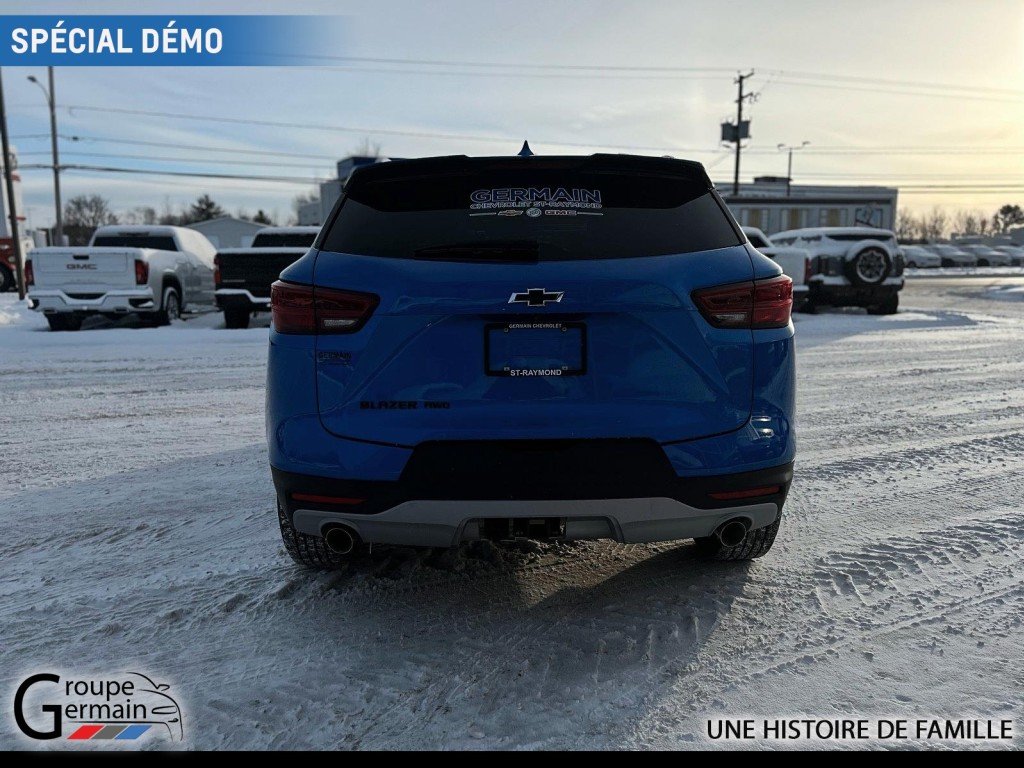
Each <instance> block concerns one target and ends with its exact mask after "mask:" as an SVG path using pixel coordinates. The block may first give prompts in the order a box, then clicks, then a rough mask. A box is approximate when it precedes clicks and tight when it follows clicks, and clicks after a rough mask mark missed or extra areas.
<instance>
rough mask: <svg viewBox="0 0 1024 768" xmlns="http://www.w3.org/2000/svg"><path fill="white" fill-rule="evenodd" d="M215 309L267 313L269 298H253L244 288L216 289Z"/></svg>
mask: <svg viewBox="0 0 1024 768" xmlns="http://www.w3.org/2000/svg"><path fill="white" fill-rule="evenodd" d="M215 296H216V297H217V309H219V310H222V311H223V310H226V309H244V310H248V311H249V312H269V311H270V297H269V296H255V295H253V293H252V292H251V291H249V290H247V289H245V288H218V289H217V291H216V293H215Z"/></svg>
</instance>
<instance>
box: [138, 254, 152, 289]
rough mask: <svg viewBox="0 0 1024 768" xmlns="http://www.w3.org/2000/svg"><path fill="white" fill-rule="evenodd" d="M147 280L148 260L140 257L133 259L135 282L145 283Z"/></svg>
mask: <svg viewBox="0 0 1024 768" xmlns="http://www.w3.org/2000/svg"><path fill="white" fill-rule="evenodd" d="M148 282H149V262H148V261H143V260H142V259H136V260H135V284H136V285H145V284H146V283H148Z"/></svg>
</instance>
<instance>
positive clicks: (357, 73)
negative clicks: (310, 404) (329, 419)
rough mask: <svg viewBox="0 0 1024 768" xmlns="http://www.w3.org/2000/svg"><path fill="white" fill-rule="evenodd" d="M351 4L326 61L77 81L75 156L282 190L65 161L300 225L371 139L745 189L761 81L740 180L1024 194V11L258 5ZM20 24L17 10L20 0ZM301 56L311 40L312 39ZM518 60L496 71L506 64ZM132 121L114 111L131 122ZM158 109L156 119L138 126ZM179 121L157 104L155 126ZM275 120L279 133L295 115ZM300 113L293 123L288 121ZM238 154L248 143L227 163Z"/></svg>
mask: <svg viewBox="0 0 1024 768" xmlns="http://www.w3.org/2000/svg"><path fill="white" fill-rule="evenodd" d="M86 7H88V11H89V12H93V13H99V12H107V13H117V12H122V13H125V12H134V13H139V12H146V13H189V12H192V13H212V12H251V9H252V8H253V4H252V3H232V2H186V1H185V0H181V1H180V2H175V3H169V2H140V1H138V0H137V1H136V2H131V3H124V2H90V3H89V4H88V6H86V4H85V3H84V2H83V3H74V2H63V3H54V2H48V0H37V2H34V3H32V6H31V11H32V12H33V13H53V14H67V13H73V12H75V11H76V10H78V12H84V10H83V9H85V8H86ZM259 7H260V8H261V10H265V11H266V12H274V11H277V12H281V13H323V14H337V15H344V16H345V17H346V19H345V22H344V24H345V27H346V29H347V34H346V35H345V37H344V38H342V37H339V40H338V49H337V54H338V56H339V57H350V58H348V59H347V60H343V59H340V58H339V60H337V61H334V62H325V66H323V67H319V68H273V69H272V68H257V69H219V68H208V69H172V68H168V69H156V68H146V69H142V68H140V69H95V68H63V69H59V70H58V71H57V88H56V91H57V101H58V104H59V111H58V121H59V131H60V133H61V134H62V135H64V136H68V137H70V136H78V137H79V139H78V140H77V141H73V140H69V139H62V141H61V147H62V153H63V156H62V163H65V164H75V165H93V166H105V167H116V168H133V169H144V170H156V169H159V170H167V171H176V172H195V173H213V174H225V175H231V174H234V175H242V176H265V177H273V180H270V179H267V180H253V179H244V180H243V179H202V178H189V177H183V176H157V175H151V176H148V175H134V174H133V175H128V174H114V173H110V172H105V173H99V172H94V171H84V170H68V171H66V172H65V174H64V176H63V184H64V190H65V191H64V195H65V198H67V197H69V196H71V195H74V194H78V193H94V192H95V193H99V194H102V195H103V196H105V197H107V198H109V199H110V200H111V202H112V204H113V206H114V208H115V209H127V208H130V207H132V206H136V205H150V206H153V207H155V208H157V209H161V208H163V207H164V206H165V205H170V206H172V207H177V206H180V205H182V204H183V203H185V202H187V201H189V200H191V199H194V198H195V197H196V196H197V195H198V194H201V193H204V192H207V193H209V194H210V195H212V196H213V197H214V198H215V199H216V200H217V201H219V202H220V203H221V204H222V205H224V206H225V207H226V208H228V209H229V210H231V211H232V212H234V211H236V210H237V209H239V208H244V209H247V210H248V211H249V212H252V211H254V210H255V209H256V208H264V209H267V210H269V211H276V212H277V214H278V217H279V218H281V219H284V218H287V217H288V216H289V215H290V214H291V204H292V199H293V198H294V197H295V195H297V194H300V193H303V192H308V191H310V190H312V189H313V188H314V182H315V180H316V179H318V178H321V179H322V178H326V177H327V176H328V175H329V174H330V173H331V171H332V168H333V165H334V164H333V159H335V158H339V157H343V156H345V155H346V154H349V153H350V152H351V151H353V150H356V149H358V148H359V147H360V146H361V145H364V144H365V143H367V142H368V143H370V144H371V145H379V146H380V148H381V150H382V152H383V153H384V154H386V155H391V156H395V157H404V156H420V155H431V154H455V153H466V154H471V155H481V154H505V153H510V152H514V151H516V150H518V148H519V144H520V143H521V141H522V139H523V138H529V140H530V143H531V145H532V146H533V147H534V150H535V151H538V152H544V153H554V152H562V153H565V152H591V151H599V150H605V151H609V150H610V151H635V152H638V153H642V154H673V155H677V156H681V157H688V158H692V159H697V160H700V161H702V162H704V163H705V164H706V165H707V166H708V167H709V168H710V170H711V174H712V177H713V178H715V179H716V180H717V181H719V182H720V183H722V184H724V183H725V182H726V181H727V180H729V179H731V174H732V160H731V154H730V153H729V152H728V151H727V150H724V149H722V148H721V147H720V146H719V143H718V131H719V127H718V126H719V123H720V122H721V121H722V120H724V119H726V118H728V117H729V116H730V115H732V114H733V113H734V111H735V104H734V99H735V96H736V91H735V86H734V84H733V79H734V77H735V75H736V72H737V71H740V70H742V71H748V70H751V69H752V70H754V72H755V75H754V77H753V78H751V79H750V81H749V82H750V86H751V88H752V89H753V90H754V91H755V92H757V93H758V94H759V96H758V98H757V100H756V102H755V103H754V104H752V105H751V106H750V107H749V109H748V114H749V116H750V118H751V119H752V121H753V123H752V139H751V142H750V147H749V151H748V152H747V153H746V154H745V155H744V163H743V169H742V175H743V177H744V178H746V179H749V178H751V177H752V176H754V175H759V174H778V175H784V174H785V171H786V157H785V155H784V154H782V153H780V152H779V151H778V150H777V145H778V144H779V143H793V144H799V143H801V142H803V141H809V142H811V144H810V145H809V146H808V147H807V148H806V149H805V150H803V151H802V152H800V153H799V154H798V155H797V156H796V158H795V162H794V180H795V181H796V182H797V183H800V182H805V183H811V182H814V183H826V182H835V183H848V184H896V185H898V186H899V187H900V189H901V203H902V204H903V205H905V206H907V207H910V208H913V209H916V210H925V209H930V208H931V207H932V206H934V205H942V206H944V207H946V208H947V209H949V210H955V209H958V208H970V209H979V210H984V211H991V210H994V209H995V208H996V207H998V205H1000V204H1002V203H1004V202H1017V203H1022V204H1024V0H984V2H968V1H967V0H961V1H958V2H955V1H954V0H889V2H882V1H881V0H858V1H857V2H840V1H839V0H813V1H805V0H778V1H777V2H764V1H763V0H761V1H760V2H756V1H751V0H731V1H730V2H727V3H723V2H704V1H703V0H699V1H698V0H693V1H691V2H683V1H681V0H680V1H676V2H665V1H664V0H651V1H650V2H641V1H639V0H638V1H636V2H625V1H624V0H618V1H617V2H594V1H593V0H590V1H587V2H583V1H574V0H547V2H532V1H531V0H518V1H517V2H507V1H502V2H499V1H498V0H476V2H456V1H454V0H450V1H446V0H437V1H436V2H430V3H427V2H413V1H412V0H405V1H401V2H400V1H399V0H391V1H389V0H376V2H372V3H371V2H366V1H364V2H343V1H341V2H338V1H336V2H302V0H293V2H287V3H274V2H268V3H261V4H260V6H259ZM0 9H2V11H0V12H3V13H5V14H9V13H19V12H21V13H23V12H25V11H26V10H28V8H27V7H26V4H25V2H24V1H23V0H21V1H20V2H6V1H2V2H0ZM295 44H296V46H297V47H299V46H301V41H296V43H295ZM498 65H500V66H498ZM30 74H34V75H36V76H37V77H40V79H43V80H44V81H45V77H44V76H45V71H43V70H41V69H35V70H33V69H19V68H10V67H8V68H5V69H4V71H3V77H4V86H5V91H6V98H7V106H8V113H9V123H10V128H11V133H12V134H13V135H14V136H15V137H16V139H15V145H16V146H17V148H18V151H19V155H20V163H21V165H22V166H23V168H24V170H23V173H22V176H23V179H24V198H25V204H26V207H27V208H28V214H29V216H30V224H31V225H33V226H45V225H49V224H50V223H51V222H52V219H53V201H52V186H51V185H52V181H51V176H50V174H49V172H48V171H47V170H33V169H31V168H28V167H26V166H30V165H32V164H41V163H46V162H48V148H49V143H48V141H49V140H48V138H47V136H46V134H47V131H48V130H49V125H48V119H47V113H46V109H45V105H44V99H43V94H42V93H41V92H40V91H39V89H38V88H37V87H36V86H34V85H33V84H31V83H29V82H28V81H27V80H26V76H27V75H30ZM115 110H116V111H115ZM140 112H142V113H149V114H138V113H140ZM153 113H160V114H153ZM275 123H276V124H277V125H275ZM282 123H284V124H290V125H289V126H283V125H280V124H282ZM225 149H227V150H232V151H225Z"/></svg>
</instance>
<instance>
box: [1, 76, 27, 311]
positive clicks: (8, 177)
mask: <svg viewBox="0 0 1024 768" xmlns="http://www.w3.org/2000/svg"><path fill="white" fill-rule="evenodd" d="M0 145H2V146H0V148H2V150H3V153H4V157H3V161H4V185H5V186H6V189H7V215H8V217H9V218H10V222H11V246H12V247H13V248H14V261H15V265H16V267H17V269H18V298H19V299H24V298H25V256H24V254H23V253H22V252H21V233H20V232H19V231H18V208H17V206H18V203H17V201H16V200H15V198H14V168H12V167H11V166H12V165H13V163H12V162H11V144H10V138H9V136H8V134H7V106H6V104H5V102H4V79H3V70H2V69H0Z"/></svg>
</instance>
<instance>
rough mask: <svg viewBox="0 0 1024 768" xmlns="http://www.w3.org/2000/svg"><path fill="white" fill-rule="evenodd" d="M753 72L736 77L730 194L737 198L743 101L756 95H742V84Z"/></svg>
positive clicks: (738, 191)
mask: <svg viewBox="0 0 1024 768" xmlns="http://www.w3.org/2000/svg"><path fill="white" fill-rule="evenodd" d="M753 75H754V70H750V71H749V72H747V74H745V75H737V77H736V80H735V81H734V82H735V83H736V86H737V88H738V89H739V90H738V93H737V95H736V167H735V169H734V170H733V175H732V194H733V196H734V197H735V196H737V195H739V193H740V146H741V144H742V143H743V138H744V136H743V102H744V100H745V99H752V98H753V97H754V96H755V95H756V94H753V93H748V94H744V93H743V84H744V83H745V82H746V80H747V79H748V78H750V77H753Z"/></svg>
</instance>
